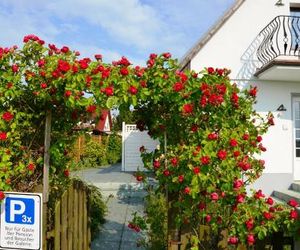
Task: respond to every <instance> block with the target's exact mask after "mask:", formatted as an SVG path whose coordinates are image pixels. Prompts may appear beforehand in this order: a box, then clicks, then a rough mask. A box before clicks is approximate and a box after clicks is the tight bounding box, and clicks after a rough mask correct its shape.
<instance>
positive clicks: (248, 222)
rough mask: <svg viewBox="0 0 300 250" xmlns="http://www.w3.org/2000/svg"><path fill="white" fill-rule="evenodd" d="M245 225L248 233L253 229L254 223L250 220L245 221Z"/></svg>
mask: <svg viewBox="0 0 300 250" xmlns="http://www.w3.org/2000/svg"><path fill="white" fill-rule="evenodd" d="M245 224H246V227H247V229H248V231H250V230H251V229H252V228H253V227H254V221H253V219H252V218H251V219H249V220H247V221H246V222H245Z"/></svg>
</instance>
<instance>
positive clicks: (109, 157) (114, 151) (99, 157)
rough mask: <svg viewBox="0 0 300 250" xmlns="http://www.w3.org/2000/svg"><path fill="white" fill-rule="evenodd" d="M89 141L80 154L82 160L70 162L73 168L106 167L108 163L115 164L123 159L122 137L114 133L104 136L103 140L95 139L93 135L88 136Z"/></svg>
mask: <svg viewBox="0 0 300 250" xmlns="http://www.w3.org/2000/svg"><path fill="white" fill-rule="evenodd" d="M86 140H87V142H86V143H85V146H84V152H83V154H82V155H81V156H80V161H79V162H78V163H76V162H75V161H74V160H73V161H71V163H70V168H72V169H75V170H76V169H84V168H96V167H104V166H107V165H108V164H115V163H117V162H119V161H120V160H121V153H122V139H121V137H120V136H118V135H117V134H115V133H113V134H111V135H108V136H102V138H101V142H99V141H98V140H93V139H92V137H89V136H87V137H86Z"/></svg>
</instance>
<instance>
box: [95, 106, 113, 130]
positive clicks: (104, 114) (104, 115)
mask: <svg viewBox="0 0 300 250" xmlns="http://www.w3.org/2000/svg"><path fill="white" fill-rule="evenodd" d="M107 118H108V122H109V126H110V130H109V131H111V128H112V119H111V114H110V110H109V109H103V110H102V111H101V115H100V117H99V121H98V122H97V124H96V127H95V129H97V130H99V131H101V132H108V131H105V130H104V127H105V121H106V119H107Z"/></svg>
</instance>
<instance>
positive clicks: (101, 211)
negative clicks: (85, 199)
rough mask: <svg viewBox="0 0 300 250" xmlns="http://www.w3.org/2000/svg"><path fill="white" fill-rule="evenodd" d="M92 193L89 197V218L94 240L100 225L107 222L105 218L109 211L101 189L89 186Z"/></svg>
mask: <svg viewBox="0 0 300 250" xmlns="http://www.w3.org/2000/svg"><path fill="white" fill-rule="evenodd" d="M87 187H88V189H89V192H90V195H89V205H90V207H89V217H90V220H91V236H92V240H93V239H94V238H95V237H96V235H97V233H98V231H99V228H100V225H101V224H103V223H104V222H105V219H104V216H105V213H106V211H107V207H106V204H105V202H104V201H103V197H102V194H101V192H100V190H99V188H97V187H95V186H94V185H88V186H87Z"/></svg>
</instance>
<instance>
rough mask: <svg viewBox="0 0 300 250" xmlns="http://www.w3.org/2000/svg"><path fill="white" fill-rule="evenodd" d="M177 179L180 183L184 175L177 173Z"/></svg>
mask: <svg viewBox="0 0 300 250" xmlns="http://www.w3.org/2000/svg"><path fill="white" fill-rule="evenodd" d="M178 181H179V182H180V183H182V182H183V181H184V176H183V175H179V176H178Z"/></svg>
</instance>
